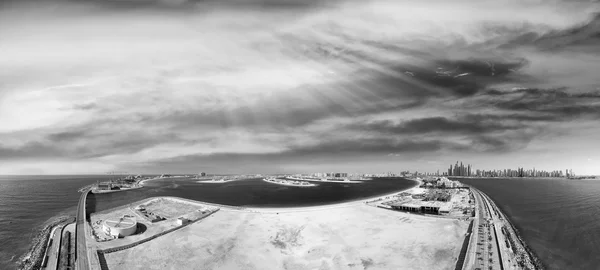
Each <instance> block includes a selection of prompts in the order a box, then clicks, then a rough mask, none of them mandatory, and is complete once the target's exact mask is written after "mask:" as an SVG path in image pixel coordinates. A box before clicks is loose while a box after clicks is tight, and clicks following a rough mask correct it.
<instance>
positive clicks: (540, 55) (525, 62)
mask: <svg viewBox="0 0 600 270" xmlns="http://www.w3.org/2000/svg"><path fill="white" fill-rule="evenodd" d="M598 12H600V7H599V5H598V1H592V0H589V1H586V0H580V1H567V0H564V1H562V0H508V1H502V2H498V1H489V0H484V1H475V0H455V1H441V0H429V1H408V0H400V1H389V0H372V1H356V0H332V1H325V0H323V1H320V0H308V1H297V0H281V1H276V0H226V1H218V2H217V1H185V0H159V1H144V0H139V1H127V0H123V1H98V0H89V1H78V2H76V1H68V0H50V1H39V0H28V1H6V0H5V1H2V0H0V37H2V38H1V39H0V174H7V175H8V174H11V175H24V174H29V175H31V174H52V175H59V174H105V173H106V172H110V171H125V172H144V173H148V174H155V173H156V174H160V173H163V172H165V173H169V172H177V171H180V172H187V173H192V172H195V173H198V172H202V171H204V172H208V173H213V172H218V173H228V174H236V173H247V174H254V173H261V172H262V173H265V174H266V173H303V172H328V171H345V172H358V173H360V172H364V173H377V172H387V171H394V172H397V171H403V170H410V171H420V172H421V171H423V172H435V171H437V170H438V169H439V170H440V173H443V172H444V171H445V168H447V167H448V166H449V165H450V164H454V163H455V162H456V161H457V160H458V161H463V162H466V163H469V164H472V165H473V166H474V167H475V168H476V169H485V170H489V169H504V168H513V169H516V168H517V167H524V168H526V169H529V168H534V167H535V168H536V169H539V170H549V171H550V170H563V171H564V170H565V169H572V170H573V171H574V172H575V173H576V174H578V175H600V166H598V165H599V162H600V140H598V135H597V134H598V133H599V132H600V125H598V119H600V79H598V70H600V46H599V45H600V39H599V33H600V15H598Z"/></svg>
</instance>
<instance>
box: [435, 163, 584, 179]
mask: <svg viewBox="0 0 600 270" xmlns="http://www.w3.org/2000/svg"><path fill="white" fill-rule="evenodd" d="M438 174H439V171H438ZM443 175H445V176H480V177H573V176H576V174H575V173H574V172H573V169H565V170H564V171H563V170H561V169H552V170H541V169H536V168H535V167H534V168H528V169H526V168H524V167H517V168H516V169H514V168H503V169H498V168H496V169H474V168H473V166H472V165H471V164H463V162H462V161H460V165H459V161H456V164H454V166H453V165H452V164H450V167H449V168H448V170H447V171H446V172H444V173H443Z"/></svg>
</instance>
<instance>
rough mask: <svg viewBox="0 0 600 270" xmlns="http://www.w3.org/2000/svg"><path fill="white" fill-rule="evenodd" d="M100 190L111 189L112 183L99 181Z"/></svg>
mask: <svg viewBox="0 0 600 270" xmlns="http://www.w3.org/2000/svg"><path fill="white" fill-rule="evenodd" d="M98 189H99V190H111V189H112V185H111V184H110V183H98Z"/></svg>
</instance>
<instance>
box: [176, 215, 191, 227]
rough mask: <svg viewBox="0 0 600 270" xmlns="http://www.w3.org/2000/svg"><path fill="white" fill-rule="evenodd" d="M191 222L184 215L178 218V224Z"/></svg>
mask: <svg viewBox="0 0 600 270" xmlns="http://www.w3.org/2000/svg"><path fill="white" fill-rule="evenodd" d="M188 223H190V220H189V219H187V218H184V217H180V218H177V225H179V226H182V225H186V224H188Z"/></svg>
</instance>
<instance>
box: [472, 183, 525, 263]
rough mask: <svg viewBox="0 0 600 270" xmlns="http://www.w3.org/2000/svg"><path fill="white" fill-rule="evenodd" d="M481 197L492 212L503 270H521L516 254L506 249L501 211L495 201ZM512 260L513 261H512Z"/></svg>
mask: <svg viewBox="0 0 600 270" xmlns="http://www.w3.org/2000/svg"><path fill="white" fill-rule="evenodd" d="M481 196H482V197H483V200H484V202H485V204H486V205H487V206H488V208H489V209H490V211H492V215H491V217H492V220H491V222H492V224H494V229H495V233H496V235H497V237H498V245H499V248H500V254H501V255H502V261H501V262H502V266H503V269H507V270H511V269H520V268H519V267H518V266H517V265H516V260H515V258H514V253H513V252H512V251H511V250H510V248H507V247H506V244H505V241H506V240H505V236H504V234H502V226H504V221H503V218H504V217H502V216H501V215H500V212H499V210H498V209H497V207H496V206H495V204H494V203H493V201H492V200H491V199H490V198H489V197H488V196H487V195H485V194H481ZM511 258H512V261H511Z"/></svg>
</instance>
